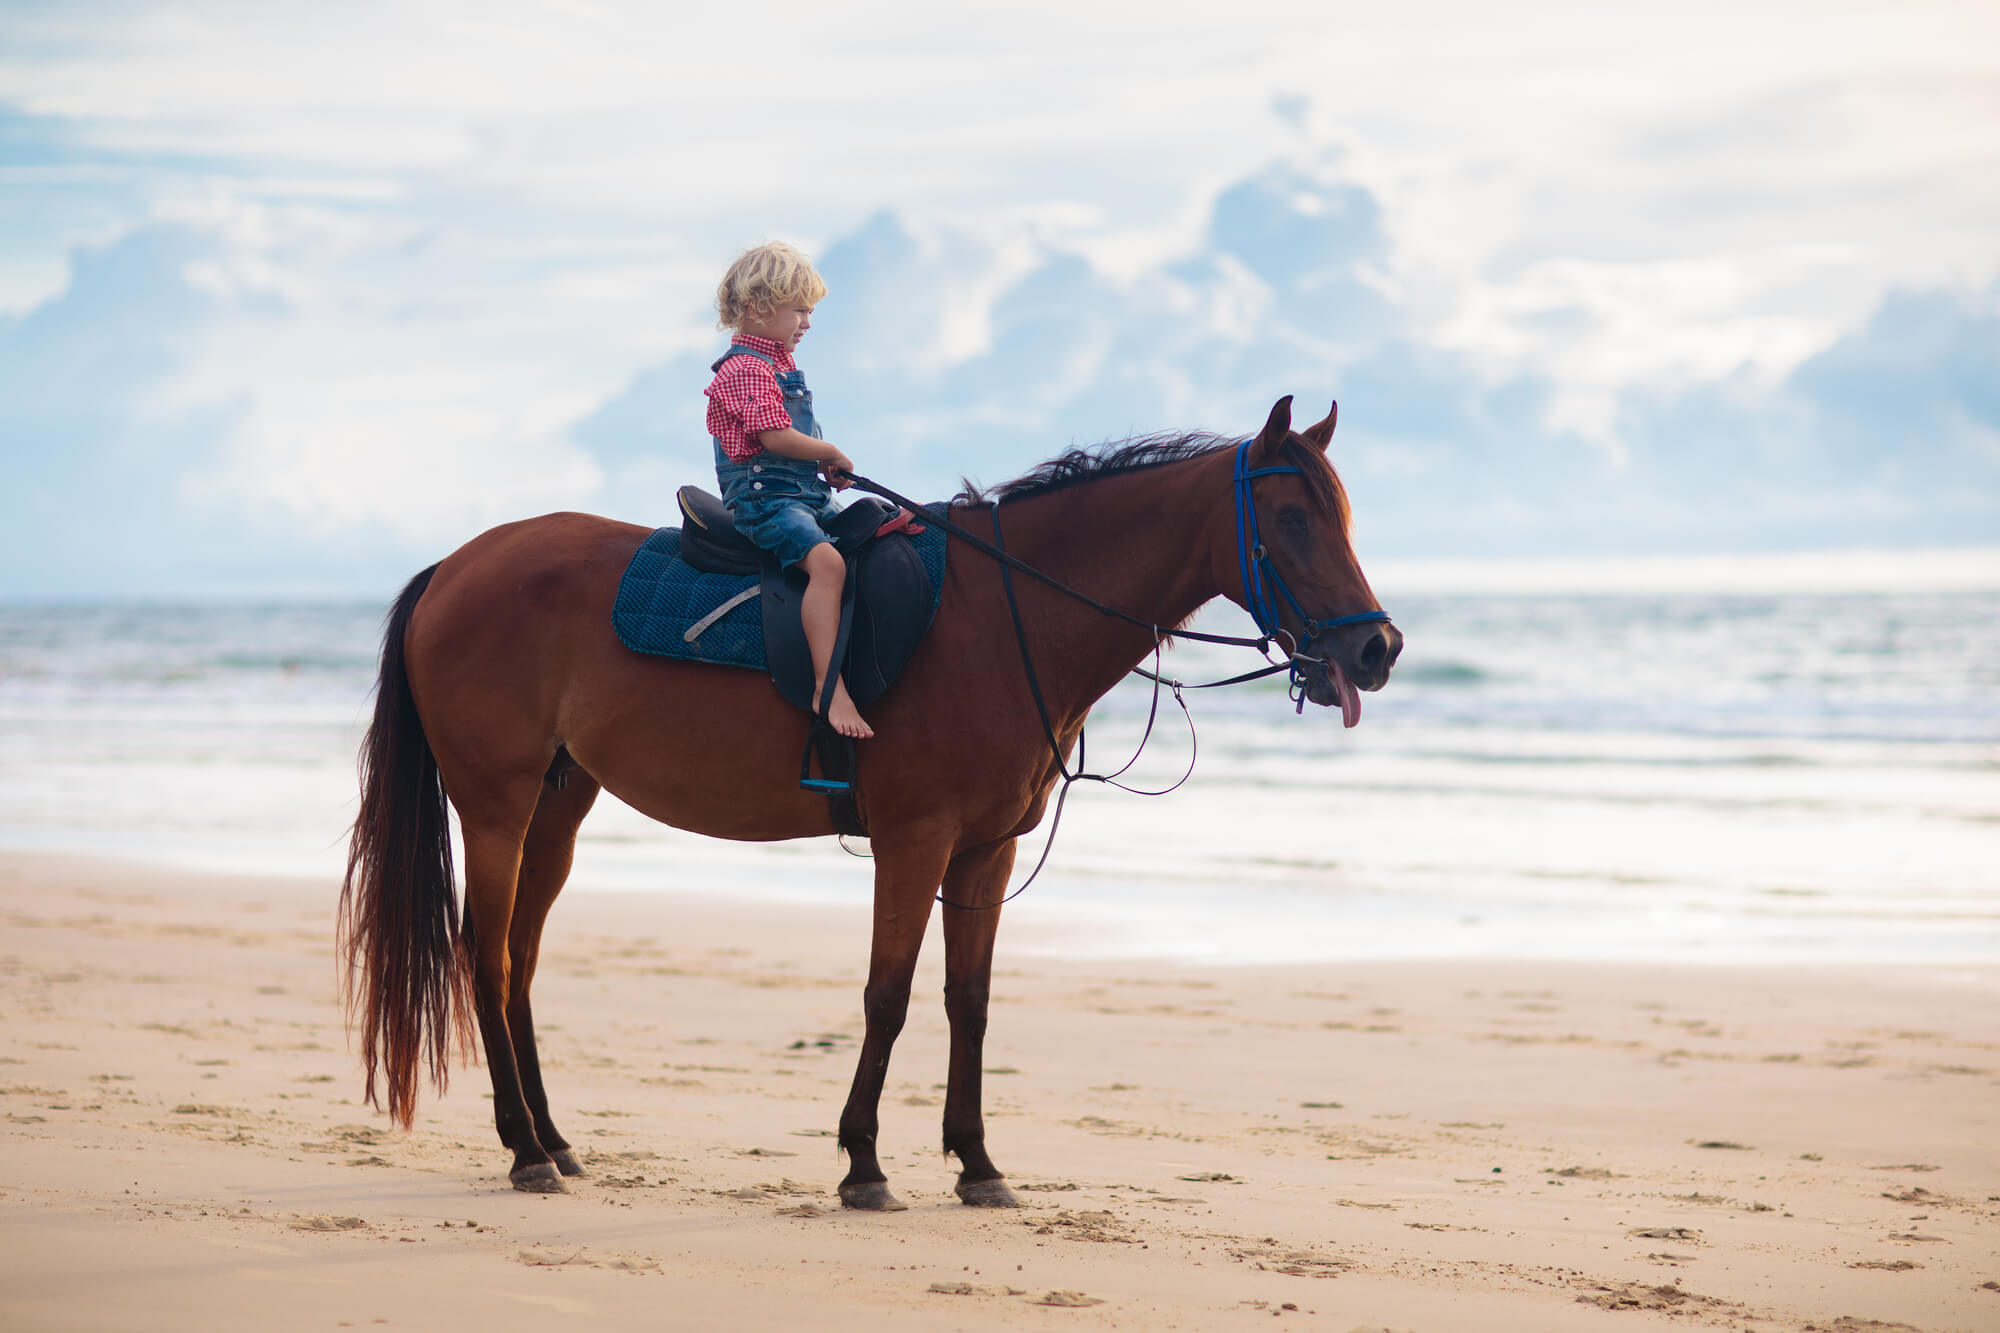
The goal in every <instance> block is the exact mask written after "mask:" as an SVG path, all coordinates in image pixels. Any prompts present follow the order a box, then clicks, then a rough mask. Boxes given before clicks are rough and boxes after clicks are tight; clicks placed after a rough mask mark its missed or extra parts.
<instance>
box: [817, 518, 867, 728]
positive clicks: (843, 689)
mask: <svg viewBox="0 0 2000 1333" xmlns="http://www.w3.org/2000/svg"><path fill="white" fill-rule="evenodd" d="M799 568H801V569H803V570H804V571H805V572H806V592H805V596H804V597H802V598H800V599H799V620H800V622H801V624H802V625H803V627H804V629H805V632H806V647H807V649H808V650H809V651H811V653H812V660H813V699H814V701H815V702H817V701H818V699H819V696H820V693H821V691H823V690H824V689H825V688H826V673H827V672H828V671H830V670H832V669H833V667H832V659H833V642H834V640H835V639H837V638H839V637H840V594H841V590H842V587H843V585H844V584H845V583H846V582H847V562H846V561H845V560H843V559H841V556H840V552H839V551H837V550H835V549H834V546H833V543H832V542H820V543H818V544H816V545H815V546H814V547H813V548H812V549H811V550H810V551H808V552H806V556H805V559H803V560H801V561H799ZM826 718H827V721H829V722H831V723H832V724H833V729H834V730H835V731H838V732H839V733H840V734H841V735H843V736H852V737H854V738H855V739H856V740H866V739H868V738H869V737H870V736H873V735H874V734H875V729H874V728H873V727H870V726H869V725H868V723H867V722H866V721H864V720H863V719H862V717H861V711H860V710H859V709H857V708H856V707H855V706H854V700H853V699H851V698H849V697H848V693H847V682H846V681H844V680H840V679H839V678H838V676H837V675H836V678H835V680H834V683H833V702H832V703H831V704H829V705H828V707H827V710H826Z"/></svg>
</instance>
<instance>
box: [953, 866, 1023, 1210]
mask: <svg viewBox="0 0 2000 1333" xmlns="http://www.w3.org/2000/svg"><path fill="white" fill-rule="evenodd" d="M1013 868H1014V839H1012V838H1005V839H1002V840H1001V841H999V842H989V843H987V844H985V845H984V846H982V847H973V848H970V849H969V850H967V851H963V852H960V853H959V854H958V855H957V856H955V857H953V858H952V861H951V868H950V869H949V870H947V871H946V872H945V877H944V897H945V899H946V902H945V908H944V1012H945V1016H946V1017H947V1018H948V1019H949V1020H950V1022H951V1074H950V1076H949V1078H950V1081H949V1083H948V1084H947V1087H946V1091H945V1094H944V1150H945V1151H946V1152H948V1153H952V1154H955V1155H956V1156H957V1158H958V1164H959V1173H958V1186H957V1194H958V1197H959V1198H960V1199H962V1200H964V1201H965V1202H966V1203H969V1204H972V1205H973V1206H974V1207H978V1208H1018V1207H1020V1206H1021V1201H1020V1200H1019V1199H1017V1198H1015V1197H1014V1191H1013V1190H1011V1189H1008V1188H1007V1182H1006V1180H1005V1179H1004V1178H1002V1176H1001V1174H1000V1168H999V1167H997V1166H995V1165H993V1159H992V1158H991V1157H988V1156H987V1155H986V1118H985V1116H984V1114H983V1113H982V1110H981V1102H980V1080H979V1074H980V1065H981V1061H982V1060H983V1058H984V1056H985V1050H986V1003H987V996H988V995H989V994H990V992H991V990H992V984H993V940H994V937H995V936H996V935H998V934H999V933H1000V900H1001V899H1002V898H1003V897H1005V896H1006V892H1007V876H1008V873H1009V872H1010V871H1012V870H1013ZM952 903H964V904H965V907H962V908H961V907H953V906H952V905H951V904H952Z"/></svg>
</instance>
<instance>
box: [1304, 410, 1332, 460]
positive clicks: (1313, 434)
mask: <svg viewBox="0 0 2000 1333" xmlns="http://www.w3.org/2000/svg"><path fill="white" fill-rule="evenodd" d="M1339 420H1340V404H1339V403H1335V404H1334V405H1333V406H1332V407H1329V408H1328V409H1327V410H1326V420H1325V421H1318V422H1314V423H1313V424H1312V425H1310V426H1307V427H1306V428H1305V429H1304V430H1302V431H1300V432H1299V434H1301V435H1303V436H1304V437H1305V438H1306V440H1307V441H1308V442H1310V443H1311V445H1312V447H1313V448H1315V449H1317V450H1319V451H1320V452H1321V453H1324V452H1326V446H1327V444H1328V443H1329V442H1330V441H1331V440H1332V439H1333V427H1334V423H1335V422H1337V421H1339Z"/></svg>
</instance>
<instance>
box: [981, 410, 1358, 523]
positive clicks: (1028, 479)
mask: <svg viewBox="0 0 2000 1333" xmlns="http://www.w3.org/2000/svg"><path fill="white" fill-rule="evenodd" d="M1239 443H1241V441H1240V440H1238V439H1235V438H1233V437H1231V436H1228V435H1216V434H1213V433H1211V432H1208V431H1190V432H1187V433H1186V434H1180V435H1173V434H1161V435H1135V436H1132V437H1130V438H1127V439H1123V440H1111V441H1109V442H1107V443H1104V444H1099V445H1095V446H1093V447H1091V448H1087V449H1086V448H1072V449H1065V450H1064V451H1063V452H1062V453H1060V454H1057V455H1056V456H1055V457H1054V458H1051V459H1049V460H1048V461H1047V462H1046V463H1038V464H1036V465H1035V466H1034V467H1033V468H1031V469H1029V470H1028V471H1027V472H1024V473H1022V474H1021V475H1020V476H1018V477H1016V478H1014V480H1012V481H1007V482H1002V483H1001V484H1000V485H998V486H993V487H982V486H979V485H977V484H975V483H974V482H973V481H972V480H971V479H970V478H967V479H965V480H964V481H963V482H962V483H961V484H962V486H963V488H964V489H962V490H960V491H959V493H958V494H957V495H955V496H953V497H952V499H951V503H952V505H954V506H958V505H986V504H996V503H999V502H1000V501H1003V500H1023V499H1026V498H1027V497H1029V496H1031V495H1047V494H1048V493H1049V492H1051V491H1060V490H1063V489H1065V488H1067V487H1070V486H1078V485H1081V484H1083V483H1084V482H1087V481H1101V480H1102V479H1104V478H1105V477H1118V476H1123V475H1124V474H1125V473H1127V472H1139V471H1142V470H1144V469H1146V468H1150V467H1160V466H1162V465H1164V464H1167V463H1180V462H1185V461H1186V460H1188V459H1190V458H1200V457H1202V456H1203V455H1205V454H1212V453H1216V452H1218V451H1220V450H1223V449H1233V448H1235V447H1236V446H1237V445H1238V444H1239ZM1282 452H1283V454H1284V456H1285V459H1286V461H1287V462H1289V463H1290V464H1292V465H1293V466H1294V467H1296V468H1298V469H1299V471H1300V472H1301V473H1302V474H1303V476H1304V477H1305V481H1306V485H1307V486H1308V487H1309V488H1310V489H1311V490H1312V493H1313V495H1314V497H1315V498H1316V499H1318V500H1319V501H1320V502H1321V503H1323V504H1325V505H1326V506H1327V507H1328V508H1329V509H1330V510H1332V511H1333V512H1334V513H1335V514H1337V515H1338V516H1339V519H1340V523H1341V526H1342V528H1345V527H1346V526H1347V523H1348V506H1347V490H1346V488H1345V487H1343V486H1342V485H1341V484H1340V478H1339V477H1338V476H1337V475H1336V474H1335V473H1334V470H1333V466H1332V465H1331V464H1330V463H1328V462H1327V460H1326V455H1324V454H1322V453H1321V452H1320V451H1319V450H1317V449H1313V448H1311V447H1310V446H1307V445H1305V444H1302V443H1300V442H1299V441H1298V440H1297V439H1296V438H1292V439H1287V440H1286V441H1285V443H1284V445H1283V446H1282Z"/></svg>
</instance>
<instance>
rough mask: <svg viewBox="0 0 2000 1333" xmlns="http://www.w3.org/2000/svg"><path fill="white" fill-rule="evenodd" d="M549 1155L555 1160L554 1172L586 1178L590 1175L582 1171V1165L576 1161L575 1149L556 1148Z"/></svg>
mask: <svg viewBox="0 0 2000 1333" xmlns="http://www.w3.org/2000/svg"><path fill="white" fill-rule="evenodd" d="M549 1155H550V1156H551V1157H553V1158H555V1159H556V1170H558V1171H560V1172H562V1173H563V1174H564V1175H566V1176H587V1175H589V1174H590V1172H588V1171H586V1170H584V1169H583V1163H582V1162H579V1161H577V1160H576V1149H574V1148H558V1149H556V1150H555V1151H554V1152H553V1153H550V1154H549Z"/></svg>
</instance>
